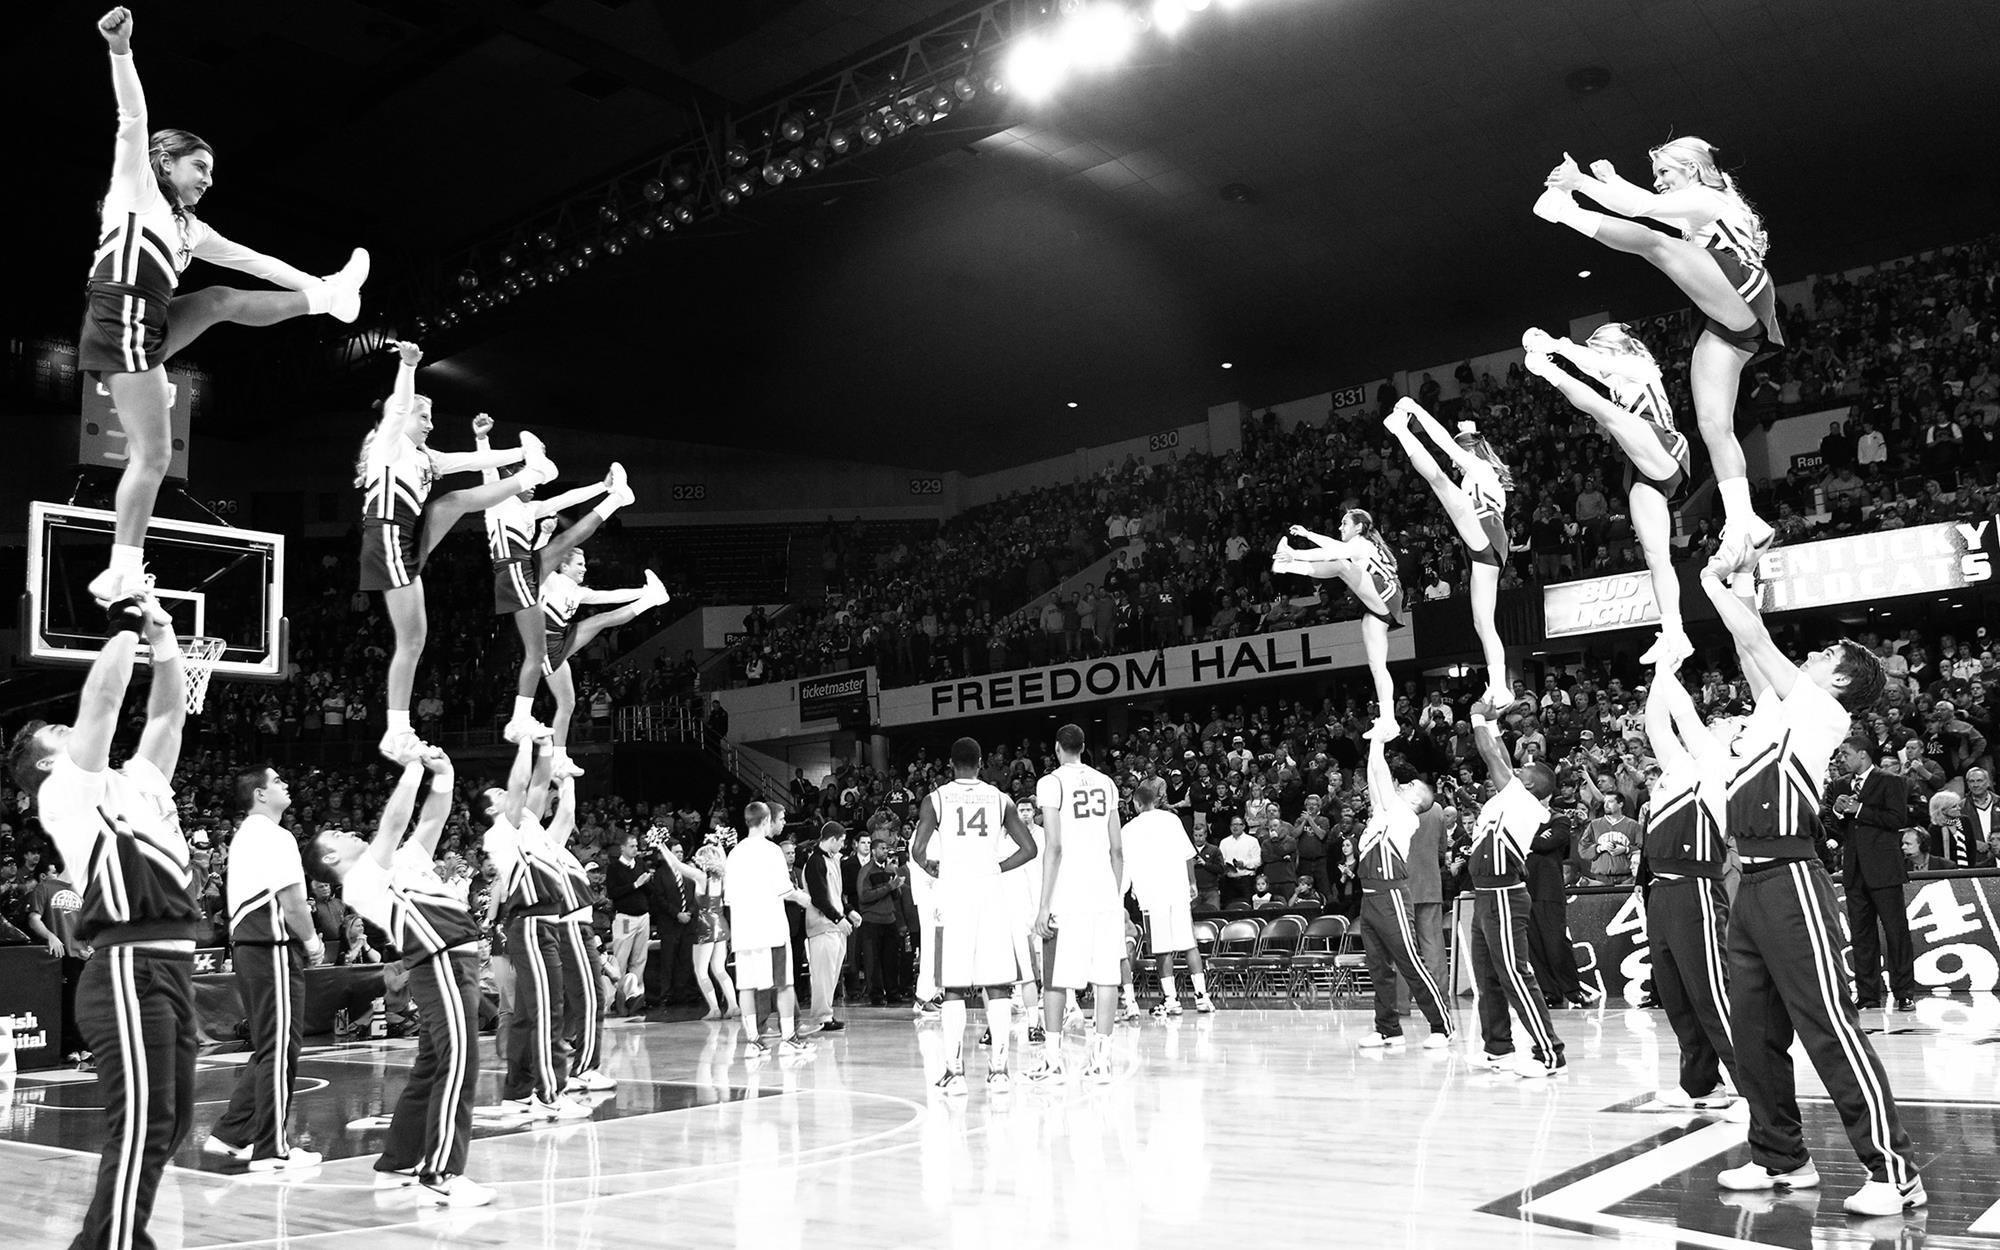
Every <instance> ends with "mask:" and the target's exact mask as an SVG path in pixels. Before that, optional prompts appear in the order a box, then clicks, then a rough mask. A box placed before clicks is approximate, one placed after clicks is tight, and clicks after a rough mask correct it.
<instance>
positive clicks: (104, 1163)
mask: <svg viewBox="0 0 2000 1250" xmlns="http://www.w3.org/2000/svg"><path fill="white" fill-rule="evenodd" d="M193 975H194V955H193V954H192V953H188V954H178V953H167V952H162V951H153V950H146V949H144V948H141V947H137V946H126V945H116V946H100V947H98V948H97V953H96V954H95V955H93V956H92V957H91V959H90V961H89V962H88V963H86V964H84V966H83V978H82V980H81V981H80V982H79V983H78V985H77V989H76V1022H77V1027H78V1029H80V1030H81V1031H82V1033H83V1040H84V1043H85V1044H86V1045H88V1046H89V1047H90V1049H91V1053H92V1055H93V1056H94V1059H95V1062H96V1064H97V1094H98V1097H99V1098H100V1099H101V1100H102V1101H103V1106H104V1130H105V1141H104V1152H103V1155H102V1157H101V1159H100V1160H99V1162H98V1165H97V1189H96V1192H95V1193H94V1194H93V1195H92V1196H91V1199H90V1210H89V1211H88V1212H86V1213H85V1214H84V1217H83V1228H82V1229H81V1230H80V1231H79V1232H78V1233H77V1235H76V1239H75V1240H74V1241H72V1242H70V1250H152V1247H153V1238H152V1235H151V1234H150V1233H149V1232H148V1231H147V1228H146V1224H147V1221H148V1220H149V1219H150V1218H151V1217H152V1213H153V1198H154V1195H156V1194H157V1193H158V1192H159V1188H160V1173H161V1172H162V1171H164V1170H165V1169H166V1166H167V1160H168V1159H170V1158H172V1157H173V1154H174V1151H176V1150H178V1149H180V1145H181V1142H182V1140H184V1139H185V1138H186V1137H187V1134H188V1128H189V1126H190V1125H191V1124H192V1123H193V1120H194V1057H195V1047H196V1040H195V1039H196V1036H197V1031H196V1028H195V1010H194V989H193Z"/></svg>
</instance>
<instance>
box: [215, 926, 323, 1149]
mask: <svg viewBox="0 0 2000 1250" xmlns="http://www.w3.org/2000/svg"><path fill="white" fill-rule="evenodd" d="M234 959H235V967H236V992H237V994H238V995H239V996H241V997H242V999H243V1011H244V1018H245V1019H246V1020H247V1021H248V1023H249V1026H250V1062H249V1063H246V1064H244V1065H243V1068H242V1070H241V1071H239V1072H238V1073H237V1074H236V1092H235V1093H234V1094H232V1095H231V1096H230V1099H229V1109H228V1110H227V1111H225V1112H223V1113H222V1118H221V1119H220V1120H217V1121H216V1122H215V1127H214V1128H213V1129H212V1130H210V1135H211V1136H214V1137H219V1138H221V1139H222V1140H223V1141H225V1142H228V1143H229V1144H230V1145H232V1146H249V1147H250V1148H251V1151H250V1157H251V1158H253V1159H268V1158H271V1157H273V1156H275V1155H282V1154H285V1153H287V1152H288V1151H290V1149H291V1142H290V1141H289V1139H288V1138H287V1137H286V1136H285V1120H286V1117H287V1115H288V1114H289V1112H290V1111H291V1107H292V1083H293V1082H294V1081H295V1080H296V1079H297V1078H298V1071H299V1041H300V1037H301V1035H302V1033H303V1029H304V1022H303V1021H302V1020H301V1019H300V1014H301V1011H302V1009H303V1008H304V1006H305V997H306V984H305V983H306V960H305V952H304V951H302V950H300V949H299V947H298V946H296V945H294V944H293V943H290V942H265V943H252V942H243V943H239V944H238V945H237V946H236V947H235V953H234Z"/></svg>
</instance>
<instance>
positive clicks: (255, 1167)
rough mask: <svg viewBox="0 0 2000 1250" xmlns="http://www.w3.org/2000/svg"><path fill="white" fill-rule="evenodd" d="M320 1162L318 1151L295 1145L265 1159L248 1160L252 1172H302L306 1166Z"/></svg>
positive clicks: (313, 1166) (315, 1165)
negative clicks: (303, 1148) (302, 1148)
mask: <svg viewBox="0 0 2000 1250" xmlns="http://www.w3.org/2000/svg"><path fill="white" fill-rule="evenodd" d="M320 1162H321V1158H320V1154H319V1152H318V1151H316V1150H300V1149H299V1148H298V1147H297V1146H294V1147H292V1148H291V1149H290V1150H288V1151H286V1152H285V1153H284V1154H281V1155H272V1156H270V1157H269V1158H267V1159H252V1160H250V1170H251V1171H252V1172H302V1171H304V1170H305V1169H307V1168H316V1167H318V1166H319V1165H320Z"/></svg>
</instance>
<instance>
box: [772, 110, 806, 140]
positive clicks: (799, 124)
mask: <svg viewBox="0 0 2000 1250" xmlns="http://www.w3.org/2000/svg"><path fill="white" fill-rule="evenodd" d="M778 133H779V134H781V135H783V136H784V137H785V142H786V143H797V142H798V141H799V140H801V139H803V138H805V137H806V124H805V122H803V121H802V120H800V119H799V116H798V115H797V114H796V113H787V114H785V115H784V116H783V117H781V118H779V119H778Z"/></svg>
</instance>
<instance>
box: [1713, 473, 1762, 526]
mask: <svg viewBox="0 0 2000 1250" xmlns="http://www.w3.org/2000/svg"><path fill="white" fill-rule="evenodd" d="M1715 491H1716V493H1717V494H1719V495H1721V496H1722V515H1723V524H1725V525H1732V526H1734V525H1742V524H1743V523H1744V522H1746V521H1748V520H1750V518H1752V517H1754V516H1756V515H1757V512H1756V509H1754V508H1752V507H1751V506H1750V479H1749V478H1747V477H1730V478H1717V479H1716V482H1715Z"/></svg>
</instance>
